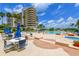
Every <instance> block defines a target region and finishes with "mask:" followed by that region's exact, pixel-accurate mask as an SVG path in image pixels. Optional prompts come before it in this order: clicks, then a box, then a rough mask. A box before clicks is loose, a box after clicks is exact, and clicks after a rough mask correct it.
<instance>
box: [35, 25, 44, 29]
mask: <svg viewBox="0 0 79 59" xmlns="http://www.w3.org/2000/svg"><path fill="white" fill-rule="evenodd" d="M37 28H38V29H39V30H42V29H45V26H44V25H43V24H39V25H38V27H37Z"/></svg>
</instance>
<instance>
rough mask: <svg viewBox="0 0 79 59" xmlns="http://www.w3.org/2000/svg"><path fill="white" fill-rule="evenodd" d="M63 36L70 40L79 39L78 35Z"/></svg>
mask: <svg viewBox="0 0 79 59" xmlns="http://www.w3.org/2000/svg"><path fill="white" fill-rule="evenodd" d="M65 38H68V39H71V40H79V37H73V36H72V37H71V36H65Z"/></svg>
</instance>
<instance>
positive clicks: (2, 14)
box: [0, 12, 5, 24]
mask: <svg viewBox="0 0 79 59" xmlns="http://www.w3.org/2000/svg"><path fill="white" fill-rule="evenodd" d="M4 15H5V14H4V13H3V12H0V17H1V18H2V24H3V21H4V20H3V17H4Z"/></svg>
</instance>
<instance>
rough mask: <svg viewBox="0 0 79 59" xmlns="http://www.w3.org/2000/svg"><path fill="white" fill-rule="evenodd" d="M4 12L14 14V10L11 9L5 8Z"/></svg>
mask: <svg viewBox="0 0 79 59" xmlns="http://www.w3.org/2000/svg"><path fill="white" fill-rule="evenodd" d="M4 10H5V11H6V12H10V13H12V12H13V10H12V9H10V8H4Z"/></svg>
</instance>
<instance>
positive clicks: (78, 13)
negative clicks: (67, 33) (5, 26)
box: [0, 3, 79, 28]
mask: <svg viewBox="0 0 79 59" xmlns="http://www.w3.org/2000/svg"><path fill="white" fill-rule="evenodd" d="M30 6H33V7H34V8H35V9H36V14H37V16H38V23H39V24H44V25H45V26H46V27H47V28H50V27H54V28H68V27H71V26H70V24H71V23H76V21H77V19H78V18H79V4H78V3H4V4H3V3H2V4H0V11H2V12H11V13H12V12H17V13H20V12H22V9H23V8H27V7H30ZM1 21H2V20H0V24H1ZM4 23H6V17H4Z"/></svg>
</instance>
